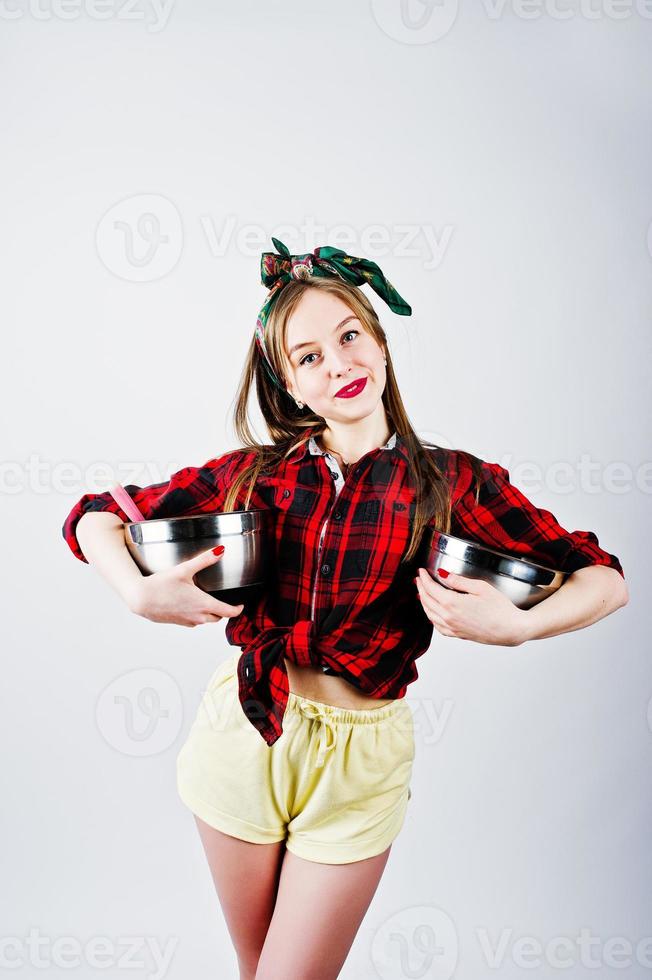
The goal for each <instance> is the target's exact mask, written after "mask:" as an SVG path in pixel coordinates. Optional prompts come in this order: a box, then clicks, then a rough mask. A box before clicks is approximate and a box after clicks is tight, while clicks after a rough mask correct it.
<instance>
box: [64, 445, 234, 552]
mask: <svg viewBox="0 0 652 980" xmlns="http://www.w3.org/2000/svg"><path fill="white" fill-rule="evenodd" d="M241 455H242V452H241V451H238V450H236V451H235V452H230V453H226V454H225V455H224V456H220V457H218V458H216V459H210V460H208V462H207V463H204V465H203V466H185V467H184V468H183V469H181V470H179V471H178V472H177V473H173V474H172V476H171V477H170V479H169V480H166V481H164V482H163V483H156V484H154V485H152V486H149V487H139V486H137V485H136V484H129V485H128V486H126V487H125V490H126V491H127V492H128V494H129V496H130V497H131V498H132V499H133V501H134V503H135V504H136V506H137V507H138V509H139V510H140V511H141V513H142V514H143V516H144V518H145V520H148V521H149V520H154V519H155V518H157V517H191V516H193V515H195V514H206V513H212V512H214V511H218V510H220V509H221V508H222V506H223V504H224V500H225V498H226V492H227V489H228V487H229V484H230V476H231V472H232V470H233V468H234V466H235V465H236V464H237V462H238V460H239V458H240V457H241ZM100 510H101V511H107V512H108V513H110V514H117V515H118V517H120V518H121V520H123V521H125V522H128V521H129V517H128V516H127V514H125V512H124V511H123V510H122V508H121V507H119V506H118V504H117V503H116V502H115V500H114V499H113V497H112V496H111V494H110V493H109V491H108V490H107V491H106V492H105V493H87V494H85V495H84V496H83V497H82V498H81V499H80V500H78V501H77V503H76V504H75V506H74V507H73V508H72V510H71V511H70V513H69V514H68V516H67V517H66V519H65V522H64V524H63V528H62V535H63V538H64V540H65V542H66V543H67V545H68V546H69V548H70V550H71V551H72V553H73V555H75V557H76V558H79V560H80V561H83V562H86V564H88V561H87V559H86V558H85V557H84V554H83V552H82V550H81V548H80V547H79V542H78V541H77V534H76V531H77V524H78V523H79V520H80V518H81V517H82V515H83V514H87V513H89V512H90V511H100Z"/></svg>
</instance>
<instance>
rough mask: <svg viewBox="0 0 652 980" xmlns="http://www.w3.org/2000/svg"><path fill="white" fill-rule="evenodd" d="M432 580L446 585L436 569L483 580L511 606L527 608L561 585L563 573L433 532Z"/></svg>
mask: <svg viewBox="0 0 652 980" xmlns="http://www.w3.org/2000/svg"><path fill="white" fill-rule="evenodd" d="M424 567H425V568H427V569H428V571H429V572H430V574H431V575H432V577H433V578H434V579H435V581H437V582H439V584H440V585H443V586H445V587H446V588H450V586H447V585H446V582H445V581H444V580H443V579H441V578H440V577H439V576H438V575H436V574H435V573H436V570H437V569H438V568H444V569H446V571H448V572H453V573H455V574H457V575H467V576H468V577H469V578H479V579H484V580H485V581H486V582H489V583H491V585H494V586H495V587H496V588H497V589H499V590H500V591H501V592H502V593H504V595H506V596H507V598H508V599H511V600H512V602H513V603H514V605H515V606H518V607H519V608H520V609H529V608H530V607H531V606H535V605H536V604H537V602H541V601H542V600H543V599H547V598H548V596H549V595H552V593H553V592H556V591H557V589H558V588H560V586H562V585H563V583H564V581H565V579H566V578H567V575H566V573H565V572H558V571H556V570H555V569H554V568H547V567H546V566H545V565H538V564H536V563H535V562H531V561H525V560H524V559H523V558H516V557H514V556H513V555H508V554H506V553H505V552H504V551H494V549H492V548H486V547H485V546H484V545H481V544H476V542H474V541H467V540H466V539H464V538H455V537H453V536H452V535H450V534H443V532H441V531H434V532H433V536H432V542H431V545H430V553H429V557H428V561H427V564H426V565H425V566H424Z"/></svg>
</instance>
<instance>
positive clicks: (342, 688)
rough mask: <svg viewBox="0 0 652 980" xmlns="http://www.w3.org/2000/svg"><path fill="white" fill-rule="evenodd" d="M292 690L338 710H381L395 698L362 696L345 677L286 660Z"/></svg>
mask: <svg viewBox="0 0 652 980" xmlns="http://www.w3.org/2000/svg"><path fill="white" fill-rule="evenodd" d="M284 660H285V667H286V669H287V672H288V681H289V683H290V690H291V691H292V692H293V693H294V694H299V695H300V696H301V697H304V698H310V700H311V701H321V702H322V704H332V705H334V706H335V707H337V708H381V707H382V706H383V705H384V704H391V703H392V701H394V700H395V698H371V697H369V695H368V694H362V693H361V692H360V691H358V690H356V688H354V687H353V685H352V684H349V682H348V681H345V680H344V678H343V677H335V676H334V675H333V674H325V673H324V672H323V670H321V669H320V668H319V667H303V666H302V667H299V666H298V665H297V664H295V663H294V662H293V661H291V660H288V659H287V657H285V658H284Z"/></svg>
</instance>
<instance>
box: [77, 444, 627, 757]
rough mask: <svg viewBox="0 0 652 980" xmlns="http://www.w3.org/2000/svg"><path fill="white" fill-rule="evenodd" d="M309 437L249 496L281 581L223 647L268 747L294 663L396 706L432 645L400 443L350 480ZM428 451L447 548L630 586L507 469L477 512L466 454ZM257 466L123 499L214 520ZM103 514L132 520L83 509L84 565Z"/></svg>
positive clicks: (96, 500) (181, 475) (485, 490)
mask: <svg viewBox="0 0 652 980" xmlns="http://www.w3.org/2000/svg"><path fill="white" fill-rule="evenodd" d="M313 431H314V430H310V438H309V439H307V440H306V441H305V442H304V443H303V444H302V445H301V446H300V447H299V449H297V450H295V451H294V452H293V453H292V454H291V455H290V456H288V457H286V459H285V460H284V461H283V462H282V463H281V464H280V465H279V466H278V468H277V470H276V472H275V473H274V474H273V475H262V476H260V477H259V480H258V482H257V485H256V487H255V488H254V490H253V492H252V495H251V499H250V502H249V507H250V508H252V509H253V508H266V509H267V508H270V509H271V510H272V511H273V512H274V518H275V535H274V537H275V548H276V553H275V556H274V558H275V563H274V566H273V567H274V569H275V571H274V574H273V576H272V578H271V580H270V583H269V587H268V588H267V590H266V592H265V593H264V595H263V596H262V597H261V598H260V600H259V601H258V602H257V604H255V605H252V608H249V609H245V611H243V612H242V613H241V614H240V615H239V616H235V617H232V618H229V619H228V620H227V623H226V637H227V640H228V642H229V643H230V644H232V645H234V646H237V647H240V648H242V653H241V655H240V657H239V660H238V668H237V677H238V693H239V699H240V703H241V705H242V708H243V711H244V713H245V715H246V716H247V718H248V719H249V720H250V721H251V724H252V725H253V726H254V727H255V728H256V729H257V730H258V731H259V732H260V734H261V736H262V737H263V739H264V740H265V742H266V743H267V744H268V745H270V746H271V745H273V744H274V742H275V741H276V740H277V739H278V738H279V737H280V736H281V734H282V732H283V727H282V722H283V715H284V712H285V706H286V703H287V700H288V693H289V684H288V676H287V670H286V667H285V663H284V658H285V657H287V658H288V659H289V660H290V661H292V662H294V663H296V664H297V665H317V666H322V667H324V666H326V667H327V668H330V670H331V671H336V672H337V673H338V674H339V675H340V676H342V677H343V678H344V679H345V680H347V681H348V682H349V683H350V684H352V685H353V687H355V688H357V689H358V690H359V691H361V692H362V693H363V694H366V695H368V696H370V697H374V698H401V697H403V696H404V695H405V693H406V690H407V687H408V685H409V684H411V683H412V681H414V680H416V679H417V677H418V676H419V675H418V671H417V668H416V664H415V661H416V659H417V658H418V657H420V656H421V655H422V654H423V653H425V651H426V650H427V649H428V647H429V645H430V642H431V639H432V633H433V625H432V623H431V622H430V620H429V619H428V618H427V616H426V614H425V612H424V610H423V608H422V606H421V603H420V601H419V598H418V593H417V589H416V586H415V584H414V581H413V579H414V577H415V574H416V570H417V569H418V567H419V566H423V565H424V564H425V560H424V557H427V556H424V555H423V548H422V549H421V550H420V553H419V554H417V556H416V557H415V559H414V560H413V561H412V562H410V563H409V565H400V561H401V558H402V556H403V555H404V554H405V552H406V551H407V547H408V542H409V535H410V530H411V526H412V521H413V517H414V496H415V491H414V487H413V485H412V482H411V478H410V474H409V470H408V463H407V459H408V456H407V452H408V451H407V448H406V446H405V443H404V442H403V440H402V439H401V438H400V436H397V434H396V433H394V434H393V435H392V437H391V439H390V440H389V441H388V443H387V444H386V445H385V446H383V447H380V448H378V449H374V450H372V451H371V452H369V453H366V454H365V455H364V456H363V457H362V458H361V459H360V460H358V462H357V463H355V464H353V465H352V466H351V467H350V471H349V473H348V475H347V477H346V480H344V479H343V478H342V474H341V473H340V471H339V467H338V464H337V462H336V460H335V458H334V457H333V456H332V455H330V454H328V453H325V452H323V451H322V450H320V449H319V448H318V446H317V443H316V441H315V439H314V437H313V435H312V432H313ZM425 451H427V452H428V453H431V454H432V455H433V457H434V459H435V461H436V463H437V464H438V466H439V467H440V469H441V470H442V472H443V473H444V474H446V477H447V479H448V482H449V485H450V487H451V497H452V514H451V529H450V533H451V534H452V535H455V536H457V537H460V538H467V539H469V540H473V541H476V542H479V543H480V544H484V545H487V546H489V547H491V548H495V549H498V550H501V551H505V552H508V553H509V554H512V555H515V556H517V557H523V558H529V559H531V560H532V561H534V562H538V563H540V564H543V565H548V566H549V567H552V568H555V569H557V570H560V571H563V572H566V573H571V572H574V571H576V570H577V569H579V568H584V567H585V566H587V565H606V566H608V567H609V568H615V569H616V570H617V571H618V572H619V573H620V574H621V575H622V576H623V578H624V573H623V569H622V566H621V564H620V561H619V560H618V558H617V557H616V556H615V555H612V554H609V553H608V552H606V551H604V550H603V549H602V548H601V547H600V545H599V542H598V539H597V537H596V535H595V534H594V533H593V532H591V531H566V530H565V529H564V528H563V527H562V526H561V525H560V524H559V523H558V521H557V519H556V518H555V517H554V515H553V514H551V513H550V512H549V511H547V510H542V509H539V508H537V507H536V506H535V505H534V504H533V503H532V502H531V501H530V500H529V499H528V498H527V497H526V496H525V495H524V494H523V493H522V492H521V491H520V490H518V489H517V488H516V487H515V486H514V485H513V484H512V483H510V479H509V473H508V471H507V470H506V469H504V468H503V467H502V466H500V465H499V464H497V463H488V462H484V461H481V465H482V474H483V480H482V484H481V487H480V496H479V500H478V503H477V505H476V504H475V501H474V497H473V480H472V470H471V466H470V462H469V459H470V454H468V453H464V452H462V451H460V450H452V449H444V448H441V447H428V448H427V449H426V450H425ZM253 458H254V452H253V451H252V450H250V449H237V450H234V451H233V452H229V453H226V454H225V455H223V456H220V457H219V458H216V459H211V460H209V461H208V462H207V463H205V464H204V465H203V466H200V467H192V466H188V467H185V468H184V469H182V470H179V471H178V472H177V473H174V474H173V475H172V476H171V477H170V479H169V481H166V482H164V483H160V484H156V485H154V486H149V487H139V486H136V485H129V486H127V487H126V489H127V491H128V492H129V494H130V495H131V496H132V498H133V499H134V501H135V503H136V504H137V506H138V507H139V509H140V510H141V512H142V513H143V515H144V517H145V518H146V519H147V520H150V519H155V518H163V517H182V516H191V515H193V514H205V513H212V512H215V511H220V510H222V509H223V508H224V502H225V499H226V493H227V490H228V488H229V487H230V486H231V485H232V483H233V480H234V478H235V477H236V476H237V474H238V472H240V471H241V468H242V467H243V466H245V465H246V464H247V462H249V461H251V460H252V459H253ZM245 492H246V487H245V488H241V490H240V492H239V495H238V499H237V500H236V502H235V505H234V509H236V510H237V509H242V508H243V507H244V500H245ZM95 510H102V511H110V512H111V513H114V514H118V515H119V516H120V517H121V518H122V519H123V520H124V521H128V516H127V515H126V514H125V513H124V512H123V511H122V510H121V508H120V507H119V506H118V505H117V504H116V503H115V501H114V500H113V498H112V497H111V495H110V494H109V493H108V492H106V493H98V494H86V495H85V496H84V497H82V498H81V500H79V501H78V503H77V504H75V506H74V507H73V509H72V510H71V512H70V513H69V515H68V517H67V518H66V520H65V523H64V526H63V536H64V538H65V540H66V541H67V543H68V545H69V546H70V548H71V550H72V552H73V554H74V555H75V556H76V557H77V558H79V559H80V560H81V561H86V559H85V557H84V555H83V553H82V551H81V549H80V547H79V543H78V541H77V538H76V536H75V528H76V525H77V522H78V520H79V518H80V517H81V516H82V514H84V513H86V512H87V511H95ZM424 540H425V538H424Z"/></svg>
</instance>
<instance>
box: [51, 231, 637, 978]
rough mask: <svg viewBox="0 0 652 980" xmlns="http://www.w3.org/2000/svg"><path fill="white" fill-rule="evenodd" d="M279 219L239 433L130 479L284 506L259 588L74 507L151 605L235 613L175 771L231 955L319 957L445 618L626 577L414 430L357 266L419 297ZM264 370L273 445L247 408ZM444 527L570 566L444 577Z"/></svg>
mask: <svg viewBox="0 0 652 980" xmlns="http://www.w3.org/2000/svg"><path fill="white" fill-rule="evenodd" d="M273 242H274V245H275V247H276V248H277V250H278V252H277V253H264V254H263V256H262V274H263V283H264V284H265V285H267V286H268V287H270V293H269V295H268V297H267V299H266V301H265V305H264V306H263V309H262V310H261V312H260V315H259V318H258V321H257V325H256V331H255V334H254V337H252V341H251V346H250V349H249V352H248V355H247V359H246V364H245V368H244V372H243V376H242V380H241V383H240V388H239V392H238V399H237V405H236V414H235V424H236V431H237V434H238V437H239V438H240V440H241V441H242V443H243V448H242V449H237V450H235V451H233V452H230V453H227V454H225V455H223V456H221V457H219V458H217V459H211V460H209V461H208V462H207V463H205V464H204V466H202V467H199V468H194V467H186V468H185V469H183V470H181V471H179V472H178V473H175V474H173V476H172V477H171V478H170V480H169V481H167V482H166V483H162V484H158V485H156V486H152V487H144V488H141V487H137V486H130V487H128V488H127V489H128V490H129V492H130V493H131V495H132V497H133V498H134V500H135V502H136V504H137V505H138V507H139V508H140V509H141V511H142V512H143V514H144V516H145V517H146V518H147V519H153V518H157V517H170V516H184V515H191V514H200V513H207V512H214V511H228V510H242V509H248V508H266V509H271V510H272V511H273V516H274V526H275V534H274V539H275V554H274V574H273V576H272V578H271V579H270V582H269V586H268V588H267V589H266V591H265V594H264V595H263V596H262V597H261V598H259V599H258V600H256V602H254V603H252V604H251V607H248V606H247V607H245V606H244V605H240V606H235V607H234V606H230V605H228V604H226V603H223V602H220V601H219V600H217V599H214V598H212V597H211V596H209V595H207V594H206V593H204V592H202V591H201V590H200V589H198V588H197V587H196V586H195V584H194V582H193V575H195V574H196V573H197V571H199V570H200V569H201V568H203V567H206V566H207V565H209V564H210V563H211V562H214V561H218V560H219V557H218V556H216V555H214V554H213V553H212V552H207V553H204V554H201V555H199V556H197V557H195V558H193V559H190V560H189V561H186V562H183V563H182V564H181V565H179V566H177V567H176V568H175V569H172V570H170V571H169V572H158V573H156V574H155V575H151V576H148V577H143V576H142V575H141V574H140V572H139V571H138V569H137V568H136V566H135V564H134V563H133V562H132V560H131V558H130V556H129V554H128V552H127V550H126V547H125V545H124V539H123V536H122V530H121V528H122V522H123V521H124V520H127V516H126V515H125V514H124V513H123V512H122V511H121V510H120V508H119V507H118V506H117V505H116V504H115V502H114V501H113V498H112V497H111V496H110V494H108V493H105V494H88V495H86V496H85V497H83V498H82V499H81V500H80V501H79V502H78V504H77V505H76V506H75V507H74V508H73V510H72V511H71V513H70V514H69V516H68V518H67V520H66V523H65V525H64V529H63V531H64V537H65V538H66V540H67V541H68V543H69V545H70V547H71V549H72V551H73V553H74V554H75V555H76V556H77V557H78V558H79V559H80V560H82V561H90V562H92V563H93V564H95V565H96V566H97V567H98V569H99V570H100V572H101V573H103V574H104V575H105V577H106V578H107V580H108V581H109V582H110V583H111V584H112V585H113V586H114V587H115V588H116V589H117V590H118V591H119V593H120V594H121V595H122V596H123V598H124V599H125V601H126V602H127V603H128V604H129V606H130V608H131V609H132V610H133V611H134V612H136V613H138V614H139V615H141V616H144V617H146V618H148V619H150V620H153V621H155V622H171V623H179V624H182V625H187V626H195V625H197V624H199V623H206V622H218V621H219V620H220V619H222V618H227V626H226V636H227V639H228V641H229V643H231V644H232V645H234V646H236V647H238V648H239V653H238V654H237V655H235V656H233V657H232V658H230V659H228V660H227V661H226V662H224V663H222V664H221V665H220V666H219V667H218V669H217V671H216V672H215V673H214V674H213V676H212V678H211V679H210V681H209V684H208V689H207V691H206V694H205V696H204V698H203V700H202V703H201V705H200V709H199V711H198V713H197V717H196V719H195V721H194V723H193V725H192V727H191V730H190V733H189V735H188V738H187V740H186V742H185V744H184V745H183V747H182V749H181V752H180V754H179V756H178V760H177V767H178V787H179V792H180V795H181V798H182V799H183V801H184V802H185V803H186V804H187V805H188V806H189V807H190V809H191V810H192V811H193V813H194V815H195V819H196V822H197V826H198V828H199V833H200V835H201V839H202V842H203V846H204V849H205V852H206V855H207V858H208V861H209V864H210V869H211V872H212V876H213V879H214V882H215V886H216V890H217V892H218V895H219V898H220V901H221V905H222V908H223V911H224V915H225V919H226V922H227V926H228V928H229V931H230V934H231V937H232V939H233V943H234V946H235V950H236V953H237V957H238V963H239V967H240V976H241V977H242V978H253V977H254V976H255V977H256V978H257V980H263V978H264V980H271V978H283V980H286V978H288V977H292V978H293V980H301V978H316V977H318V978H319V980H328V978H330V977H337V976H338V975H339V972H340V969H341V967H342V964H343V963H344V961H345V959H346V956H347V954H348V952H349V949H350V947H351V944H352V942H353V940H354V938H355V935H356V933H357V930H358V928H359V926H360V923H361V921H362V918H363V916H364V914H365V912H366V910H367V908H368V906H369V903H370V901H371V899H372V897H373V895H374V892H375V891H376V888H377V886H378V883H379V881H380V878H381V875H382V873H383V869H384V868H385V865H386V862H387V859H388V856H389V852H390V849H391V844H392V841H393V840H394V839H395V838H396V836H397V834H398V833H399V831H400V829H401V827H402V825H403V821H404V817H405V813H406V807H407V803H408V800H409V799H410V797H411V791H410V785H409V784H410V777H411V772H412V761H413V758H414V735H413V726H412V714H411V710H410V708H409V706H408V705H407V702H406V701H405V693H406V690H407V688H408V685H409V684H410V683H412V681H414V680H416V678H417V676H418V672H417V669H416V666H415V660H416V659H417V658H418V657H419V656H421V655H422V654H423V653H424V652H425V651H426V650H427V649H428V646H429V644H430V641H431V638H432V632H433V629H436V630H437V632H438V633H440V634H441V635H443V636H454V637H458V638H462V639H470V640H474V641H476V642H479V643H491V644H500V645H503V646H517V645H520V644H522V643H524V642H525V641H527V640H530V639H536V638H540V637H547V636H555V635H557V634H559V633H564V632H568V631H569V630H574V629H580V628H582V627H585V626H589V625H590V624H592V623H594V622H596V621H597V620H599V619H601V618H603V617H604V616H606V615H608V614H609V613H611V612H613V611H614V610H615V609H617V608H619V607H620V606H623V605H625V603H626V602H627V600H628V595H627V587H626V585H625V582H624V574H623V570H622V567H621V564H620V562H619V560H618V558H617V557H616V556H615V555H611V554H608V553H607V552H606V551H603V550H602V548H600V546H599V542H598V539H597V537H596V536H595V534H593V533H592V532H588V531H574V532H568V531H566V530H564V528H563V527H561V526H560V525H559V523H558V522H557V521H556V519H555V518H554V516H553V515H552V514H551V513H550V512H548V511H545V510H539V509H537V508H536V507H535V505H534V504H533V503H531V502H530V501H529V500H528V499H527V497H525V496H524V495H523V494H522V493H521V492H520V491H519V490H518V489H517V488H516V487H514V486H513V485H512V484H511V483H510V480H509V474H508V472H507V471H506V470H505V469H503V468H502V467H500V466H499V465H498V464H494V463H487V462H485V461H483V460H480V459H478V458H477V457H475V456H473V455H472V454H470V453H465V452H462V451H457V450H449V449H443V448H441V447H437V446H428V445H424V444H423V443H422V442H421V441H420V440H419V438H418V436H417V434H416V433H415V431H414V429H413V428H412V426H411V424H410V421H409V419H408V417H407V414H406V412H405V409H404V406H403V402H402V399H401V395H400V392H399V388H398V384H397V381H396V378H395V375H394V372H393V369H392V363H391V357H390V353H389V349H388V345H387V338H386V336H385V333H384V330H383V328H382V327H381V325H380V322H379V319H378V316H377V314H376V312H375V310H374V308H373V306H372V305H371V303H370V302H369V300H368V299H367V297H366V296H365V295H364V294H363V293H362V291H361V290H360V289H359V288H358V287H359V286H360V285H361V284H363V283H367V284H369V285H370V286H371V287H372V289H374V290H375V291H376V292H377V293H378V295H380V296H381V297H382V298H383V299H384V300H385V301H386V302H387V303H388V304H389V305H390V306H391V308H392V309H394V310H395V311H396V312H399V313H403V314H409V313H410V312H411V311H410V308H409V306H408V305H407V304H406V303H405V301H404V300H402V298H401V297H400V296H399V295H398V293H397V292H396V290H395V289H394V287H393V286H392V285H391V283H389V282H388V280H387V279H385V277H384V276H383V274H382V272H381V270H380V269H379V268H378V266H377V265H376V264H375V263H373V262H369V261H367V260H364V259H359V258H355V257H353V256H348V255H347V254H346V253H345V252H342V251H341V250H338V249H334V248H329V247H324V248H320V249H315V251H314V252H313V253H308V254H304V255H298V256H293V255H290V253H289V251H288V250H287V249H286V247H285V246H284V245H283V244H282V243H281V242H279V241H277V240H276V239H273ZM254 381H255V384H256V393H257V398H258V404H259V406H260V410H261V412H262V415H263V418H264V420H265V423H266V425H267V427H268V429H269V433H270V437H271V443H270V444H269V445H260V444H258V443H257V442H256V440H255V438H254V437H253V436H252V433H251V430H250V428H249V425H248V422H247V408H248V403H249V396H250V392H251V388H252V385H253V383H254ZM98 511H100V512H103V513H95V512H98ZM86 515H88V516H86ZM91 515H92V516H91ZM82 518H83V520H82ZM433 528H438V529H441V530H444V531H448V532H450V533H451V534H455V535H457V536H459V537H465V538H469V539H472V540H475V541H479V542H480V543H482V544H486V545H488V546H490V547H494V548H497V549H499V550H504V551H507V552H509V553H511V554H515V555H518V556H523V557H526V558H527V557H529V558H531V559H532V560H533V561H537V562H540V563H542V564H547V565H549V566H552V567H555V568H557V569H560V570H562V571H565V572H567V573H570V574H569V577H568V578H567V580H566V581H565V583H564V585H563V586H562V587H561V589H559V591H558V592H557V593H555V594H554V595H553V596H551V597H549V598H548V599H547V600H546V601H545V602H543V603H540V604H539V605H537V606H535V607H534V608H532V609H530V610H528V611H524V610H520V609H518V608H517V607H516V606H514V605H513V603H512V602H511V601H510V600H508V599H507V598H506V597H505V596H504V595H503V594H502V593H501V592H499V591H498V590H497V589H495V588H493V586H491V585H489V584H488V583H485V582H480V581H477V580H475V579H470V578H468V577H463V576H460V575H449V576H448V577H447V578H446V584H447V586H448V587H444V586H443V585H442V584H440V583H439V582H436V581H434V580H433V579H432V577H431V576H430V575H429V574H428V573H427V572H426V571H425V569H424V567H423V564H424V562H425V559H426V557H427V548H428V544H429V540H430V536H431V535H429V534H428V532H429V531H432V529H433Z"/></svg>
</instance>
